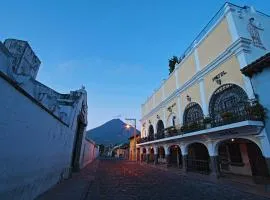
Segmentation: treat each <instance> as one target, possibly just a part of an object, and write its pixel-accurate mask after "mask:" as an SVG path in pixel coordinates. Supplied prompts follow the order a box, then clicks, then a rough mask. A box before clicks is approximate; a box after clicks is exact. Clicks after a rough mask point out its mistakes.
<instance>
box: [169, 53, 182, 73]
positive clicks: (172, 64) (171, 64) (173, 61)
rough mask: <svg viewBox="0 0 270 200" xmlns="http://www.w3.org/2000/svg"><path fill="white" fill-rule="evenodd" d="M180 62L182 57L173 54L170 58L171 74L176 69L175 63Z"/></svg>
mask: <svg viewBox="0 0 270 200" xmlns="http://www.w3.org/2000/svg"><path fill="white" fill-rule="evenodd" d="M178 63H180V59H178V57H177V56H173V57H172V58H171V59H169V74H171V73H172V72H173V71H174V69H175V65H176V64H178Z"/></svg>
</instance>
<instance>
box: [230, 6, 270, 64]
mask: <svg viewBox="0 0 270 200" xmlns="http://www.w3.org/2000/svg"><path fill="white" fill-rule="evenodd" d="M232 18H233V22H234V23H235V27H236V32H235V33H234V34H236V35H237V36H238V37H242V38H247V39H250V40H251V41H252V38H251V35H250V33H249V31H248V28H247V25H248V23H249V19H250V18H254V19H255V21H254V24H256V26H258V27H259V28H261V29H262V30H259V35H260V38H261V41H262V44H263V46H264V48H265V49H263V48H260V47H256V46H254V45H253V43H251V45H250V47H251V48H250V52H246V62H247V64H250V63H251V62H253V61H255V60H256V59H258V58H260V57H261V56H263V55H264V54H265V53H267V52H269V50H270V17H269V16H266V15H264V14H262V13H260V12H258V11H256V10H255V8H253V7H247V8H246V9H239V8H237V9H235V10H234V11H233V12H232ZM237 36H236V37H237Z"/></svg>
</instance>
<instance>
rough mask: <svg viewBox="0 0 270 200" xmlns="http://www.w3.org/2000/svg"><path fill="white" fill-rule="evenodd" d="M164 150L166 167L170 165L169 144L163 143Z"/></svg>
mask: <svg viewBox="0 0 270 200" xmlns="http://www.w3.org/2000/svg"><path fill="white" fill-rule="evenodd" d="M164 150H165V158H166V163H167V167H169V166H170V165H171V155H170V149H169V146H167V145H165V146H164Z"/></svg>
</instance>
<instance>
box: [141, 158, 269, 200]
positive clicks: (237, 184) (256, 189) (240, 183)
mask: <svg viewBox="0 0 270 200" xmlns="http://www.w3.org/2000/svg"><path fill="white" fill-rule="evenodd" d="M140 165H142V166H144V167H153V168H156V169H159V170H163V171H168V172H171V173H175V174H177V175H179V176H185V177H187V178H190V179H193V180H198V181H206V182H211V183H215V184H222V185H224V186H225V187H226V186H229V187H234V188H235V189H237V190H239V191H242V192H246V193H251V194H255V195H259V196H263V197H267V198H269V197H270V185H259V184H255V183H253V182H251V181H247V180H246V178H245V177H243V178H241V177H234V178H226V177H222V178H215V177H213V176H209V175H204V174H200V173H194V172H188V173H185V172H183V171H181V170H180V169H178V168H174V167H169V168H168V167H167V166H166V165H154V164H147V163H140Z"/></svg>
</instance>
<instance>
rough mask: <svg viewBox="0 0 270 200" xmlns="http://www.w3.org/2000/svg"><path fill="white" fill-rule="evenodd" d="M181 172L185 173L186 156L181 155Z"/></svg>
mask: <svg viewBox="0 0 270 200" xmlns="http://www.w3.org/2000/svg"><path fill="white" fill-rule="evenodd" d="M182 171H183V172H187V154H186V155H182Z"/></svg>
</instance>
